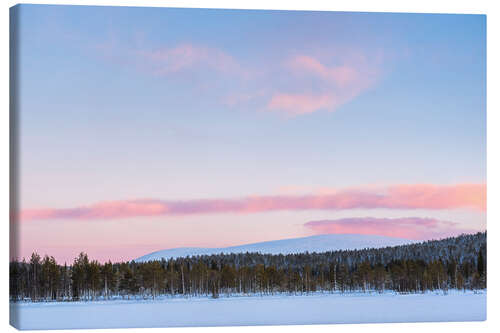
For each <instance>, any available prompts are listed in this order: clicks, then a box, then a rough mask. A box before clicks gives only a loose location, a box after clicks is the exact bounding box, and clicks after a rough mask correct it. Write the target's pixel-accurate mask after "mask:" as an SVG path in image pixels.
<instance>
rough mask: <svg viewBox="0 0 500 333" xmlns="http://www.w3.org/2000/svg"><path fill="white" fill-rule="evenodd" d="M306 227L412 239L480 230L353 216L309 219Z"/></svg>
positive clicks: (407, 219) (445, 223) (419, 220)
mask: <svg viewBox="0 0 500 333" xmlns="http://www.w3.org/2000/svg"><path fill="white" fill-rule="evenodd" d="M304 226H305V227H307V228H309V229H311V230H313V231H314V233H315V234H362V235H380V236H389V237H398V238H407V239H415V240H428V239H439V238H444V237H451V236H456V235H460V234H463V233H473V232H477V231H480V230H472V229H464V228H461V227H460V226H459V224H458V223H455V222H448V221H441V220H436V219H433V218H420V217H404V218H392V219H391V218H374V217H354V218H344V219H337V220H322V221H310V222H307V223H305V224H304Z"/></svg>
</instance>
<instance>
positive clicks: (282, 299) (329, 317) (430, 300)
mask: <svg viewBox="0 0 500 333" xmlns="http://www.w3.org/2000/svg"><path fill="white" fill-rule="evenodd" d="M485 319H486V292H482V293H479V294H474V293H472V292H467V293H462V292H450V293H449V294H448V295H442V294H433V293H427V294H409V295H395V294H389V293H388V294H382V295H380V294H375V293H373V294H362V293H358V294H345V295H338V294H326V293H325V294H314V295H304V296H285V295H277V296H262V297H261V296H241V297H237V296H233V297H221V298H219V299H211V298H201V297H200V298H188V299H186V298H163V299H160V300H155V301H151V300H149V301H148V300H143V301H126V300H124V301H120V300H113V301H98V302H88V303H85V302H66V303H23V304H20V303H17V304H11V324H13V325H14V326H15V327H17V328H19V329H72V328H124V327H172V326H234V325H282V324H289V325H293V324H334V323H337V324H340V323H382V322H425V321H480V320H485Z"/></svg>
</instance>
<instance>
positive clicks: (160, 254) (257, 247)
mask: <svg viewBox="0 0 500 333" xmlns="http://www.w3.org/2000/svg"><path fill="white" fill-rule="evenodd" d="M415 242H416V241H412V240H409V239H402V238H393V237H386V236H375V235H358V234H335V235H334V234H328V235H317V236H310V237H302V238H291V239H282V240H275V241H268V242H260V243H253V244H245V245H238V246H231V247H224V248H198V247H180V248H175V249H166V250H161V251H156V252H153V253H150V254H146V255H144V256H142V257H140V258H137V259H136V260H135V261H137V262H144V261H151V260H161V258H165V259H167V260H168V259H170V258H174V259H175V258H179V257H187V256H196V255H211V254H220V253H224V254H227V253H245V252H260V253H269V254H280V253H281V254H291V253H301V252H306V251H308V252H326V251H336V250H354V249H364V248H380V247H386V246H396V245H403V244H410V243H415Z"/></svg>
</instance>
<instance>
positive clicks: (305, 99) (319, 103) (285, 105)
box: [268, 94, 336, 116]
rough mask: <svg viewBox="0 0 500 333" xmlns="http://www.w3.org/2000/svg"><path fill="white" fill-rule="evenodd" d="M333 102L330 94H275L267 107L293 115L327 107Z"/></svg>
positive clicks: (332, 104) (333, 103) (333, 99)
mask: <svg viewBox="0 0 500 333" xmlns="http://www.w3.org/2000/svg"><path fill="white" fill-rule="evenodd" d="M335 104H336V103H335V98H334V97H333V96H330V95H307V94H275V95H274V96H272V98H271V100H270V101H269V104H268V108H270V109H273V110H280V111H284V112H286V113H287V114H289V115H294V116H295V115H302V114H306V113H311V112H315V111H317V110H321V109H328V108H331V107H332V106H334V105H335Z"/></svg>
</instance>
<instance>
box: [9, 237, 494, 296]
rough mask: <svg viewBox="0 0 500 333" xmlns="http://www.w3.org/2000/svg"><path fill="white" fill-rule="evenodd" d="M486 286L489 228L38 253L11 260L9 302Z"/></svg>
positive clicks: (477, 287) (472, 287) (400, 291)
mask: <svg viewBox="0 0 500 333" xmlns="http://www.w3.org/2000/svg"><path fill="white" fill-rule="evenodd" d="M485 288H486V232H483V233H477V234H473V235H461V236H458V237H451V238H446V239H443V240H437V241H427V242H423V243H418V244H410V245H403V246H395V247H386V248H380V249H362V250H344V251H330V252H323V253H308V252H306V253H299V254H288V255H282V254H279V255H271V254H259V253H238V254H234V253H232V254H218V255H202V256H193V257H185V258H176V259H169V260H165V259H162V260H157V261H149V262H135V261H130V262H121V263H111V262H107V263H103V264H102V263H99V262H97V261H96V260H90V259H89V258H88V256H87V254H85V253H83V252H82V253H80V255H79V256H78V257H77V258H75V260H74V262H73V264H72V265H69V266H68V265H66V264H64V265H59V264H57V262H56V260H55V259H54V257H49V256H44V257H43V258H42V257H41V256H40V255H38V254H37V253H33V254H32V256H31V258H29V261H26V260H25V259H23V260H22V261H17V260H14V261H11V263H10V300H11V301H33V302H36V301H56V300H58V301H71V300H85V301H89V300H100V299H111V298H123V299H133V298H152V299H155V298H156V297H158V296H160V295H161V296H165V295H172V296H174V295H184V296H211V297H215V298H216V297H219V295H221V294H224V295H232V294H261V295H264V294H265V295H267V294H274V293H289V294H307V293H311V292H317V291H322V292H339V293H348V292H359V291H362V292H384V291H393V292H398V293H419V292H425V291H433V290H442V291H447V290H448V289H460V290H478V289H485Z"/></svg>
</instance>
